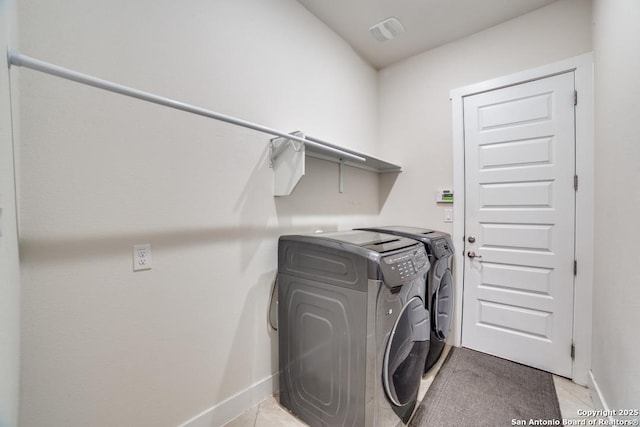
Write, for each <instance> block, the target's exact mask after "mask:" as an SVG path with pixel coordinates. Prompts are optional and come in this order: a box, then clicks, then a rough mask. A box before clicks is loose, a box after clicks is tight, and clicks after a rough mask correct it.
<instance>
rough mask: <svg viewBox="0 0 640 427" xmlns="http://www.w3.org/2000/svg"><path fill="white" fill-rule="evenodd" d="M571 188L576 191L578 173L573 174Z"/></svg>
mask: <svg viewBox="0 0 640 427" xmlns="http://www.w3.org/2000/svg"><path fill="white" fill-rule="evenodd" d="M573 189H574V190H576V191H578V175H573Z"/></svg>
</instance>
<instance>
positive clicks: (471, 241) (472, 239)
mask: <svg viewBox="0 0 640 427" xmlns="http://www.w3.org/2000/svg"><path fill="white" fill-rule="evenodd" d="M467 240H468V241H469V243H473V242H475V241H476V238H475V237H473V236H469V238H468V239H467Z"/></svg>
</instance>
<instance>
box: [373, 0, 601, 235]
mask: <svg viewBox="0 0 640 427" xmlns="http://www.w3.org/2000/svg"><path fill="white" fill-rule="evenodd" d="M589 51H591V1H590V0H560V1H558V2H556V3H552V4H551V5H549V6H547V7H544V8H542V9H538V10H537V11H534V12H532V13H529V14H527V15H524V16H522V17H519V18H516V19H513V20H511V21H508V22H506V23H503V24H500V25H497V26H495V27H493V28H490V29H488V30H486V31H482V32H480V33H477V34H475V35H472V36H470V37H467V38H464V39H461V40H459V41H457V42H453V43H450V44H447V45H444V46H442V47H440V48H436V49H433V50H431V51H428V52H426V53H424V54H421V55H417V56H414V57H412V58H410V59H408V60H406V61H403V62H400V63H398V64H396V65H392V66H390V67H388V68H385V69H383V70H382V71H380V73H379V117H380V121H379V140H380V144H381V149H382V151H381V155H383V156H386V157H387V158H388V159H389V160H396V161H397V162H399V163H400V164H402V165H403V167H404V172H403V173H402V174H400V176H399V177H398V179H397V181H396V183H395V185H394V187H393V189H392V190H391V192H390V194H389V196H388V198H387V202H386V204H385V205H384V208H383V209H382V212H381V213H382V218H383V222H400V223H404V224H410V225H417V226H428V227H431V228H435V229H442V230H445V231H449V232H450V231H451V224H445V223H444V222H443V220H444V212H443V209H445V208H451V206H450V205H436V203H435V199H434V193H435V191H436V190H437V189H442V188H448V189H452V188H453V170H452V144H451V138H452V135H451V129H452V123H451V105H450V101H449V91H450V90H451V89H455V88H458V87H461V86H466V85H469V84H473V83H477V82H481V81H484V80H488V79H492V78H496V77H500V76H503V75H507V74H511V73H515V72H518V71H523V70H526V69H528V68H533V67H536V66H540V65H545V64H548V63H552V62H555V61H559V60H563V59H566V58H569V57H573V56H576V55H579V54H581V53H585V52H589ZM406 200H411V201H412V209H407V208H406V206H405V205H404V204H403V202H405V201H406Z"/></svg>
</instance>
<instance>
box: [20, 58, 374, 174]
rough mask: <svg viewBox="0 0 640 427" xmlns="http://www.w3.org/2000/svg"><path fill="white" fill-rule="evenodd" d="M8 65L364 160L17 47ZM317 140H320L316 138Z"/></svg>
mask: <svg viewBox="0 0 640 427" xmlns="http://www.w3.org/2000/svg"><path fill="white" fill-rule="evenodd" d="M8 58H9V65H16V66H18V67H26V68H30V69H32V70H36V71H41V72H43V73H47V74H51V75H53V76H57V77H60V78H63V79H67V80H71V81H74V82H77V83H82V84H85V85H88V86H93V87H96V88H98V89H104V90H108V91H109V92H114V93H119V94H121V95H126V96H130V97H133V98H137V99H141V100H143V101H147V102H152V103H154V104H159V105H164V106H166V107H170V108H175V109H176V110H182V111H186V112H188V113H193V114H197V115H200V116H204V117H208V118H210V119H215V120H220V121H223V122H227V123H231V124H233V125H237V126H242V127H245V128H249V129H253V130H255V131H258V132H263V133H266V134H269V135H274V136H281V137H283V138H287V139H290V140H294V141H298V142H302V143H303V144H309V145H313V146H314V147H317V148H320V149H322V150H324V151H329V152H332V153H335V154H338V155H340V156H342V157H343V158H345V159H349V160H355V161H359V162H365V161H366V159H365V158H364V157H361V156H357V155H355V154H351V153H347V152H346V151H343V150H340V149H338V148H335V147H334V146H333V145H332V144H323V143H318V142H314V141H310V140H309V139H305V138H304V137H299V136H295V135H291V134H289V133H286V132H282V131H279V130H277V129H272V128H269V127H266V126H262V125H259V124H257V123H252V122H248V121H246V120H242V119H239V118H237V117H233V116H228V115H226V114H221V113H216V112H215V111H210V110H206V109H204V108H200V107H196V106H194V105H189V104H185V103H184V102H179V101H176V100H173V99H171V98H165V97H163V96H158V95H154V94H152V93H149V92H143V91H141V90H137V89H133V88H130V87H128V86H123V85H121V84H118V83H114V82H110V81H108V80H103V79H99V78H97V77H93V76H90V75H88V74H83V73H79V72H77V71H73V70H69V69H67V68H63V67H59V66H57V65H54V64H50V63H48V62H44V61H40V60H39V59H35V58H32V57H30V56H27V55H23V54H21V53H20V52H18V51H16V50H12V49H10V50H9V51H8ZM316 141H319V140H316Z"/></svg>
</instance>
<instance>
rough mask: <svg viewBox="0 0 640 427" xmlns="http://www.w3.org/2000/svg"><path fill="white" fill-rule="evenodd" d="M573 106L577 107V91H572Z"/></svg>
mask: <svg viewBox="0 0 640 427" xmlns="http://www.w3.org/2000/svg"><path fill="white" fill-rule="evenodd" d="M573 105H578V91H577V90H574V91H573Z"/></svg>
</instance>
